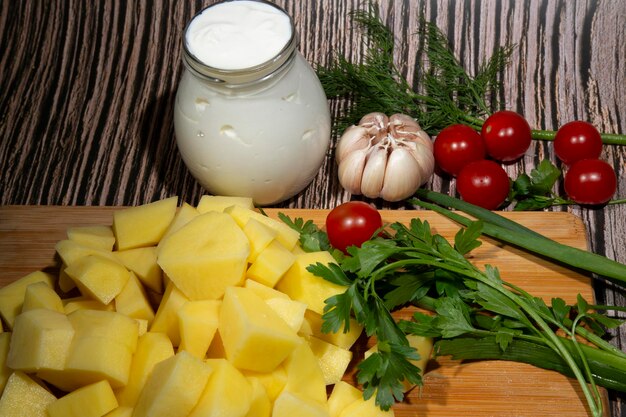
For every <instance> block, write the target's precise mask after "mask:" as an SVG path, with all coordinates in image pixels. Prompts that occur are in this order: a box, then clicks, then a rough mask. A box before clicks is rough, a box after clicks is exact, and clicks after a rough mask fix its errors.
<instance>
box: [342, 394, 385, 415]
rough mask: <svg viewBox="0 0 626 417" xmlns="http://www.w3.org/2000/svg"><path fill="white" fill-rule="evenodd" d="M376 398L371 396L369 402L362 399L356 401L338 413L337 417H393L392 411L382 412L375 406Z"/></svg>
mask: <svg viewBox="0 0 626 417" xmlns="http://www.w3.org/2000/svg"><path fill="white" fill-rule="evenodd" d="M375 398H376V397H375V396H372V397H370V399H369V400H367V401H366V400H364V399H363V398H361V399H359V400H356V401H355V402H353V403H351V404H350V405H348V406H347V407H346V408H344V409H343V411H342V412H341V413H339V417H393V416H394V415H395V414H394V412H393V409H389V411H383V410H381V409H380V407H378V406H377V405H376V402H375V401H376V399H375Z"/></svg>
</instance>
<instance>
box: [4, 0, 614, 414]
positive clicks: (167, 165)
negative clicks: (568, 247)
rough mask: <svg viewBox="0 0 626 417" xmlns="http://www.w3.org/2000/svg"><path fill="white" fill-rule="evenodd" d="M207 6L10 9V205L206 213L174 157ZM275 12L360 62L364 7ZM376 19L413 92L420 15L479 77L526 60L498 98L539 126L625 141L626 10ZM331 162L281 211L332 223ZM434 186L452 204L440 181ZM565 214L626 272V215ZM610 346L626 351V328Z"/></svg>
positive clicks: (448, 5) (413, 7) (353, 0)
mask: <svg viewBox="0 0 626 417" xmlns="http://www.w3.org/2000/svg"><path fill="white" fill-rule="evenodd" d="M209 3H211V2H210V1H204V2H203V1H197V2H179V1H172V0H169V1H166V0H162V1H155V2H152V1H147V0H138V1H132V2H121V1H112V0H105V1H98V2H91V1H77V2H62V1H58V0H51V1H46V2H39V1H34V0H21V1H10V0H4V1H0V204H1V205H9V204H18V205H134V204H141V203H146V202H149V201H153V200H157V199H160V198H164V197H168V196H172V195H178V196H180V197H181V199H182V200H184V201H187V202H189V203H195V202H197V200H198V199H199V196H200V195H201V194H202V193H203V191H202V189H201V188H200V186H199V185H198V184H197V183H196V182H195V180H194V179H193V178H192V177H191V176H190V175H189V173H188V172H187V170H186V168H185V166H184V165H183V163H182V161H181V159H180V157H179V154H178V151H177V149H176V145H175V141H174V130H173V106H174V95H175V92H176V87H177V84H178V80H179V78H180V75H181V72H182V68H183V67H182V63H181V35H182V31H183V28H184V26H185V24H186V23H187V22H188V21H189V19H190V18H191V17H192V16H193V15H194V14H195V13H196V12H197V11H199V10H200V9H201V8H202V7H203V6H204V5H207V4H209ZM276 3H278V4H279V5H281V6H283V7H284V8H285V9H286V10H287V11H288V13H289V14H290V15H291V16H292V17H293V18H294V20H295V24H296V27H297V30H298V34H299V36H300V50H301V52H302V53H303V54H304V56H305V57H306V58H307V59H308V60H309V61H310V62H312V63H320V64H325V63H327V62H328V59H329V55H330V54H331V53H332V52H341V53H344V54H345V55H346V56H350V57H353V58H355V59H356V58H358V56H359V51H360V50H359V34H358V33H357V32H356V31H353V30H352V27H351V23H350V19H349V16H348V14H349V12H350V10H353V9H354V8H356V7H358V6H359V4H360V3H361V2H360V1H357V0H346V1H344V0H320V1H315V0H310V1H308V0H305V1H299V2H290V1H286V0H280V1H276ZM380 8H381V13H382V16H383V18H384V19H385V22H386V23H387V24H388V25H389V27H391V28H392V29H393V31H394V33H395V36H396V40H397V43H398V47H397V48H396V51H397V62H398V65H400V66H401V67H402V68H403V69H404V71H405V74H406V76H407V78H408V79H412V76H413V73H414V68H415V56H416V45H417V39H416V38H415V37H414V36H413V35H412V33H413V32H414V30H415V27H416V24H417V21H418V19H419V16H420V15H423V16H424V17H425V18H426V19H427V20H429V21H432V22H435V23H436V24H437V25H438V26H439V27H440V28H441V29H442V30H443V31H444V32H445V33H446V34H447V35H448V37H449V39H450V42H451V44H452V46H453V49H454V51H455V53H456V54H457V56H458V57H459V59H460V61H461V62H462V63H463V64H464V66H465V67H466V68H467V69H468V70H469V71H470V72H473V71H474V70H475V69H476V68H477V67H478V66H479V65H480V63H481V62H482V61H483V60H484V59H485V58H486V57H488V56H489V55H490V54H491V53H492V52H493V50H494V48H495V47H497V46H501V45H505V44H509V43H513V44H516V45H517V49H515V52H514V54H513V56H512V63H511V65H509V66H508V67H507V69H506V70H505V72H504V73H503V75H502V81H503V85H502V88H501V91H499V95H500V96H501V97H502V98H503V102H504V104H505V107H507V108H508V109H512V110H516V111H518V112H520V113H522V114H524V116H525V117H526V118H527V120H528V121H529V123H530V124H531V125H532V126H533V127H535V128H543V129H556V128H558V126H559V125H561V124H563V123H565V122H568V121H570V120H574V119H584V120H588V121H590V122H592V123H594V124H595V125H596V126H597V127H598V128H599V129H600V130H603V131H606V132H614V133H615V132H626V82H625V81H626V77H625V75H626V2H624V1H610V0H599V1H582V0H581V1H567V0H551V1H548V0H543V1H540V0H526V1H513V0H502V1H497V0H490V1H483V2H479V1H470V0H466V1H444V0H442V1H418V0H415V1H410V0H404V1H401V0H397V1H382V2H381V4H380ZM330 104H331V109H332V111H333V114H336V113H337V111H338V108H339V107H338V105H337V103H334V102H331V103H330ZM335 140H336V138H333V144H334V143H335ZM333 149H334V147H332V146H331V149H330V151H329V152H328V154H327V157H326V160H325V162H324V165H323V166H322V168H321V170H320V173H319V175H318V176H317V177H316V178H315V180H314V181H313V183H312V184H311V185H310V186H309V187H308V188H307V189H306V190H305V191H303V192H302V193H301V194H299V195H297V196H296V197H294V198H293V199H291V200H289V201H287V202H285V203H283V204H281V205H280V207H292V208H311V209H315V208H331V207H333V206H335V205H337V204H338V203H341V202H343V201H347V200H350V199H352V198H353V197H352V196H351V195H349V194H348V193H346V192H344V191H343V190H342V188H341V186H340V185H339V183H338V180H337V177H336V175H337V173H336V165H335V163H334V159H333V158H334V152H333ZM543 158H549V159H550V160H552V161H553V162H555V163H556V162H557V161H556V159H555V155H554V151H553V147H552V144H551V143H549V142H534V143H533V145H532V148H531V150H530V151H529V152H528V153H527V154H526V156H524V157H523V159H522V160H521V161H519V162H518V163H515V164H512V165H508V166H507V167H506V169H507V171H508V173H509V174H510V176H512V177H515V176H516V175H517V173H519V172H527V173H528V172H530V170H531V169H532V168H533V167H534V166H535V165H536V164H537V163H538V162H539V161H540V160H542V159H543ZM602 158H603V159H605V160H607V161H608V162H609V163H611V164H612V165H613V167H614V168H615V169H616V171H617V175H618V179H619V181H618V182H619V185H618V191H617V194H616V195H617V196H619V197H622V198H624V197H626V180H625V178H626V166H625V163H624V161H625V159H626V148H623V147H617V146H606V147H605V149H604V151H603V153H602ZM426 186H427V187H429V188H431V189H434V190H439V191H443V192H445V193H449V194H452V195H454V194H455V193H456V188H455V183H454V181H450V180H448V179H445V178H442V177H439V176H435V177H433V179H432V180H431V181H430V182H429V183H428V184H427V185H426ZM557 191H558V192H559V193H561V194H562V192H563V191H562V189H561V188H559V189H558V190H557ZM354 198H355V199H359V197H354ZM375 203H376V204H377V205H378V206H379V207H384V208H399V209H402V208H406V207H405V206H404V205H402V204H396V205H390V204H383V203H382V202H380V201H375ZM555 210H568V211H571V212H573V213H575V214H576V215H578V216H580V217H581V218H582V219H583V221H584V223H585V224H586V226H587V230H588V238H589V242H590V249H591V250H593V251H595V252H597V253H600V254H604V255H606V256H608V257H610V258H613V259H616V260H618V261H620V262H626V249H625V247H624V242H626V221H625V220H624V219H625V218H626V206H625V205H623V204H622V205H615V206H607V207H605V208H601V209H586V208H581V207H567V208H557V209H555ZM595 288H596V299H597V302H598V303H607V304H618V305H622V306H623V305H626V295H625V293H624V290H619V289H615V288H612V287H611V286H607V285H604V284H602V283H597V284H596V287H595ZM614 336H615V337H614V338H613V342H614V343H615V344H616V345H617V346H619V347H620V348H622V349H626V329H624V328H622V329H621V330H619V331H618V332H615V333H614ZM624 398H625V397H624V396H623V395H619V394H615V393H611V394H610V400H611V406H612V415H613V416H626V409H624V408H625V407H624V405H623V404H624Z"/></svg>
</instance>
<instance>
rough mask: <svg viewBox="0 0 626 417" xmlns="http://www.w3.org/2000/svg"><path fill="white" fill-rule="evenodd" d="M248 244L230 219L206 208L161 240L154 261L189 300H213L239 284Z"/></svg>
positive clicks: (245, 261) (244, 267) (245, 263)
mask: <svg viewBox="0 0 626 417" xmlns="http://www.w3.org/2000/svg"><path fill="white" fill-rule="evenodd" d="M249 253H250V244H249V243H248V239H247V238H246V235H245V234H244V233H243V231H242V230H241V229H240V228H239V227H238V226H237V224H236V223H235V222H234V221H233V219H232V218H231V217H230V216H228V215H227V214H224V213H218V212H215V211H210V212H207V213H205V214H202V215H200V216H198V217H196V218H195V219H193V220H191V221H190V222H189V223H187V224H186V225H185V226H183V227H181V228H180V229H179V230H178V231H176V232H175V233H173V234H171V235H170V236H169V237H167V238H166V239H164V240H163V241H162V243H161V246H159V251H158V263H159V265H160V266H161V268H162V269H163V271H164V272H165V273H166V274H167V276H168V277H169V279H170V280H171V281H172V282H173V283H174V284H176V286H177V287H178V288H179V289H180V290H181V291H182V292H183V294H185V295H186V296H187V297H188V298H189V299H191V300H210V299H213V300H217V299H219V298H221V297H222V296H223V295H224V289H225V288H226V287H228V286H231V285H240V284H242V283H243V279H244V274H245V270H246V267H247V259H248V254H249Z"/></svg>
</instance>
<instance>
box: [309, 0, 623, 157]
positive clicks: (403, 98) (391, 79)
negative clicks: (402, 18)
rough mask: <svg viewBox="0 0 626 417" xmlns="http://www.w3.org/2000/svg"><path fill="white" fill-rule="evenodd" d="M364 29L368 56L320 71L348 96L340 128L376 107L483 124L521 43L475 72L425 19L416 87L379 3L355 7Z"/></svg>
mask: <svg viewBox="0 0 626 417" xmlns="http://www.w3.org/2000/svg"><path fill="white" fill-rule="evenodd" d="M351 18H352V20H353V21H354V22H355V23H356V25H357V27H358V28H359V29H361V32H362V38H361V41H362V46H363V51H364V52H363V56H362V59H361V62H358V63H353V62H350V61H349V60H348V59H346V58H345V57H343V56H341V55H336V56H335V57H334V58H333V60H332V61H331V63H330V64H329V65H328V66H318V67H317V68H316V71H317V75H318V77H319V79H320V81H321V84H322V86H323V87H324V90H325V92H326V95H327V96H328V97H329V98H335V99H346V106H345V109H343V111H342V112H341V114H340V115H339V116H338V117H337V119H336V120H335V122H334V126H333V128H334V131H335V133H340V132H343V130H345V129H346V128H347V127H348V126H350V125H352V124H356V123H357V122H358V121H359V119H360V118H361V117H363V116H364V115H365V114H367V113H370V112H382V113H386V114H389V115H390V114H393V113H404V114H408V115H410V116H412V117H414V118H415V119H416V120H417V121H418V122H419V124H420V125H421V127H422V128H423V129H424V130H425V131H426V132H428V133H429V134H431V135H436V134H437V133H439V132H440V131H441V130H442V129H444V128H445V127H447V126H450V125H452V124H457V123H462V124H466V125H469V126H471V127H472V128H474V129H476V130H480V129H481V127H482V125H483V123H484V120H485V119H486V118H487V117H488V116H489V115H490V114H491V112H492V111H493V110H501V105H500V101H499V100H498V89H499V87H500V85H501V83H500V76H501V74H502V72H503V70H504V69H505V68H506V66H507V65H508V64H509V62H510V57H511V54H512V53H513V51H514V49H515V46H514V45H507V46H504V47H499V48H497V49H496V50H495V51H494V53H493V55H492V56H491V57H490V58H489V59H488V60H486V61H484V62H483V63H482V64H481V65H480V66H479V68H478V70H477V72H476V74H475V75H474V76H471V75H470V74H468V72H467V71H466V70H465V69H464V68H463V66H462V65H461V63H460V62H459V60H458V59H457V58H456V56H455V55H454V51H453V50H452V49H451V47H450V44H449V42H448V39H447V37H446V35H445V34H444V33H443V32H442V31H441V30H440V29H439V28H438V27H437V26H436V25H435V24H433V23H431V22H428V21H426V20H424V19H421V20H420V22H419V25H418V29H417V32H416V33H415V35H416V36H418V37H419V39H421V40H422V41H423V43H424V48H423V51H422V54H421V59H420V60H418V62H419V63H418V65H419V66H420V68H421V69H422V70H421V71H419V73H418V74H417V77H415V78H416V85H415V88H413V87H412V86H411V85H410V84H409V83H408V82H407V80H406V79H405V77H404V75H403V74H402V71H401V70H400V69H399V68H398V66H397V65H396V64H395V62H394V47H395V41H394V36H393V33H392V32H391V30H390V29H389V28H388V27H387V26H385V24H384V22H383V21H382V19H381V16H380V13H379V11H378V7H377V5H376V4H375V3H373V2H369V3H368V4H367V7H366V8H365V9H364V10H355V11H353V12H352V13H351ZM555 134H556V132H555V131H552V130H533V131H532V137H533V138H534V139H538V140H553V139H554V136H555ZM601 136H602V140H603V142H604V143H606V144H617V145H626V135H622V134H609V133H602V134H601Z"/></svg>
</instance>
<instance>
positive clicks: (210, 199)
mask: <svg viewBox="0 0 626 417" xmlns="http://www.w3.org/2000/svg"><path fill="white" fill-rule="evenodd" d="M230 206H239V207H241V208H245V209H248V210H252V209H254V203H253V201H252V199H251V198H249V197H231V196H223V195H203V196H202V197H200V201H199V202H198V206H197V209H198V211H199V212H200V213H202V214H204V213H206V212H208V211H219V212H222V211H224V209H225V208H226V207H230Z"/></svg>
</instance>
